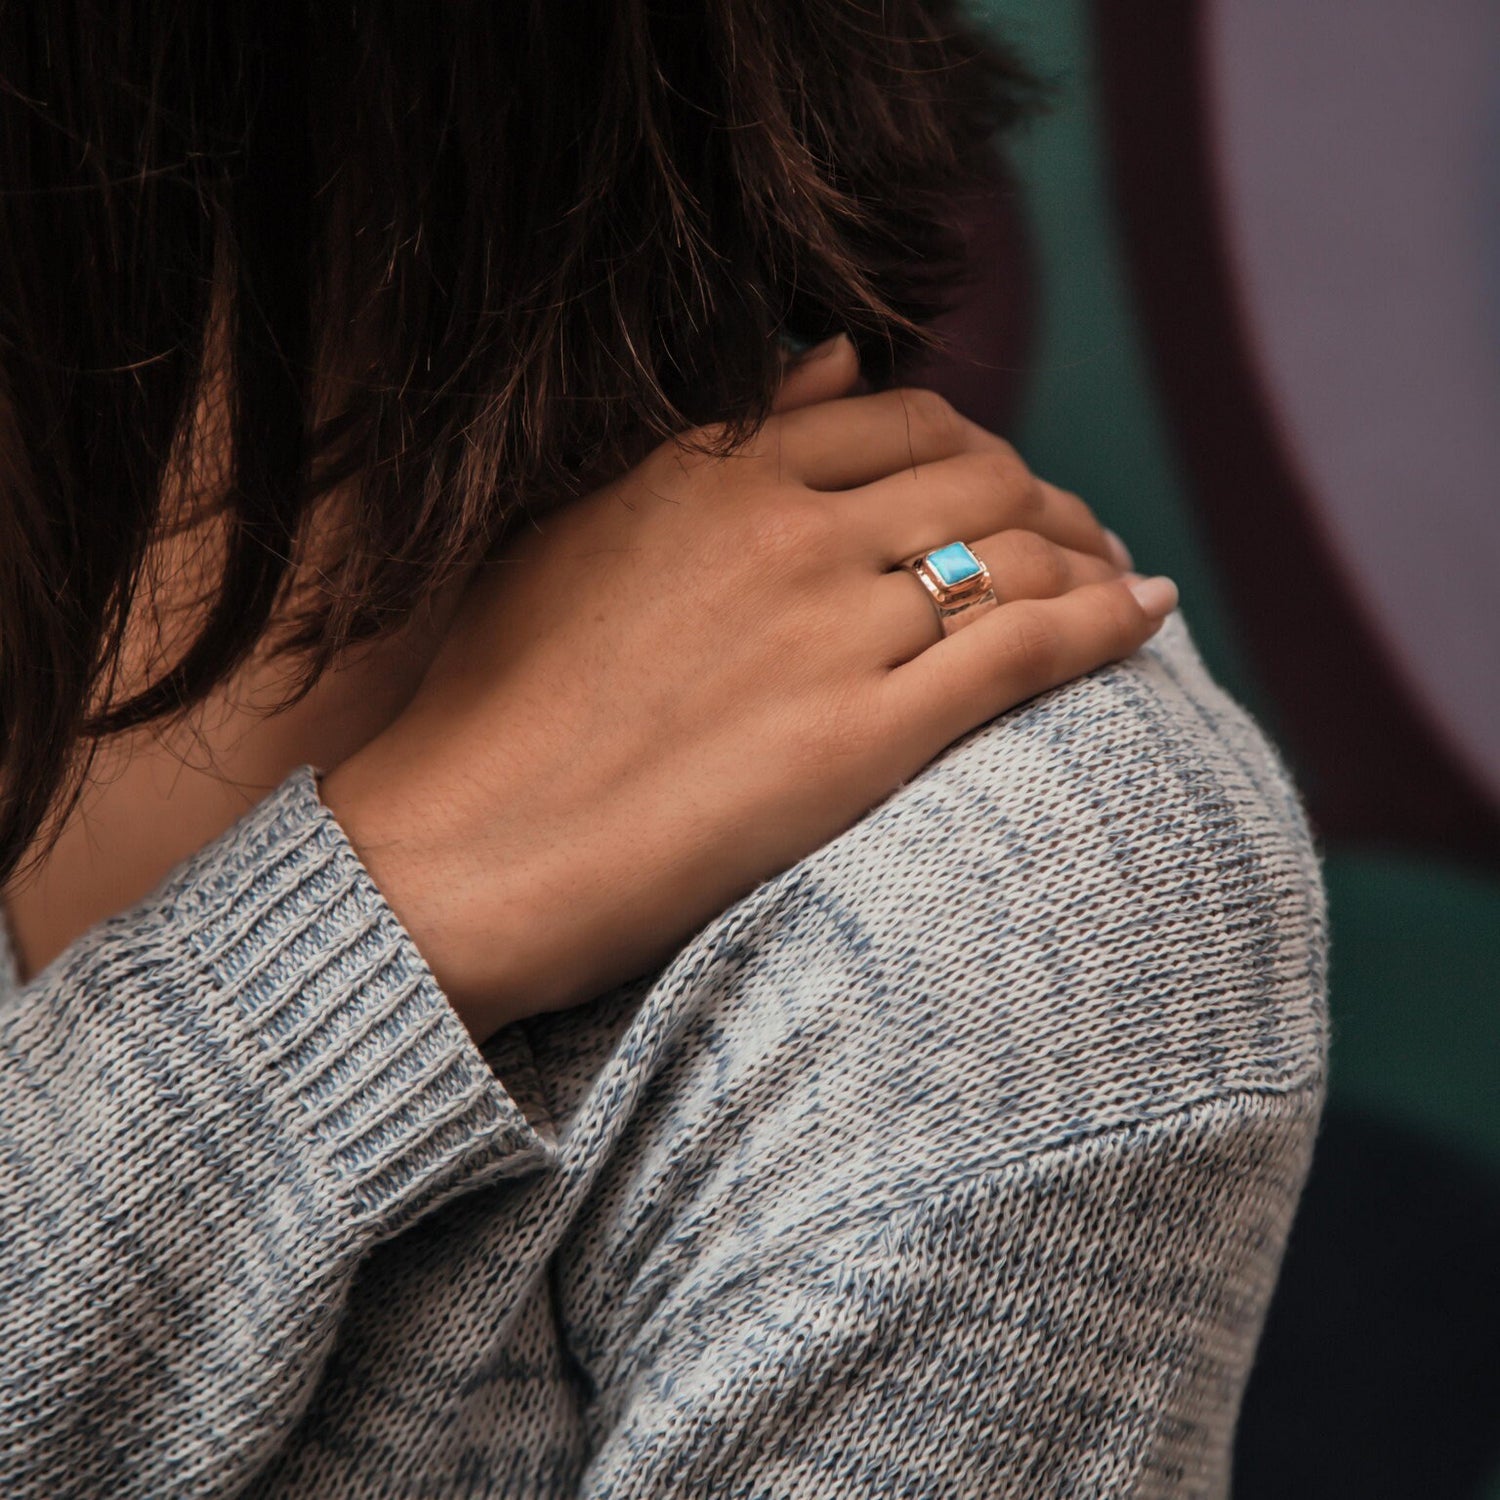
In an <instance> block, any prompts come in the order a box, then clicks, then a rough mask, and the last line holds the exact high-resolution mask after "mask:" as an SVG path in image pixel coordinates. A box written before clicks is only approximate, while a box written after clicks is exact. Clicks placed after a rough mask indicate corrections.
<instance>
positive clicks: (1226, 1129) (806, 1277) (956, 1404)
mask: <svg viewBox="0 0 1500 1500" xmlns="http://www.w3.org/2000/svg"><path fill="white" fill-rule="evenodd" d="M1321 1097H1322V1091H1321V1086H1319V1085H1310V1086H1308V1087H1305V1088H1302V1089H1300V1090H1292V1091H1289V1092H1286V1093H1271V1094H1264V1095H1262V1094H1246V1095H1239V1096H1234V1097H1229V1098H1223V1099H1216V1100H1213V1101H1211V1102H1205V1103H1203V1104H1201V1105H1197V1106H1192V1107H1188V1108H1184V1109H1182V1110H1180V1111H1178V1112H1176V1113H1174V1114H1173V1115H1170V1116H1167V1117H1165V1118H1163V1119H1160V1120H1156V1121H1153V1122H1150V1123H1149V1124H1140V1125H1136V1126H1130V1127H1124V1128H1119V1129H1114V1130H1109V1131H1105V1132H1102V1133H1101V1134H1099V1135H1097V1136H1095V1137H1092V1138H1089V1139H1087V1140H1083V1141H1079V1142H1077V1143H1073V1144H1070V1145H1068V1146H1066V1147H1062V1148H1056V1149H1051V1150H1045V1151H1039V1152H1037V1153H1035V1154H1033V1155H1030V1156H1028V1157H1025V1158H1023V1159H1021V1160H1018V1161H1016V1162H1014V1163H1011V1164H1009V1165H1008V1166H1006V1167H1003V1168H999V1169H994V1170H988V1171H983V1172H980V1173H977V1174H975V1175H974V1176H972V1177H968V1178H963V1179H956V1180H953V1181H950V1182H945V1183H943V1184H942V1185H941V1186H939V1187H935V1188H934V1189H933V1190H931V1191H930V1192H928V1193H926V1194H924V1195H923V1196H922V1197H920V1198H919V1199H918V1200H916V1201H914V1202H913V1203H912V1204H910V1205H908V1206H907V1207H905V1208H903V1209H902V1210H901V1211H899V1212H897V1213H893V1214H889V1215H879V1216H876V1217H872V1218H870V1219H867V1220H865V1221H864V1222H861V1223H858V1224H853V1225H850V1224H841V1225H839V1226H837V1227H836V1228H831V1229H827V1230H825V1232H823V1233H821V1234H817V1235H810V1236H805V1237H798V1238H793V1239H789V1240H786V1241H783V1242H780V1243H777V1244H774V1245H762V1246H760V1247H758V1249H759V1253H758V1254H757V1256H755V1257H754V1258H753V1259H751V1258H746V1259H744V1260H742V1261H738V1262H736V1263H733V1264H725V1263H720V1264H717V1265H716V1266H715V1267H714V1270H713V1274H712V1275H710V1276H706V1277H704V1278H702V1279H701V1280H695V1281H693V1282H691V1283H689V1284H686V1285H682V1286H679V1287H676V1288H674V1289H673V1291H672V1293H671V1294H670V1295H668V1296H665V1297H661V1298H660V1299H659V1301H658V1304H657V1307H656V1309H655V1311H654V1312H653V1315H652V1317H651V1319H650V1320H649V1323H648V1325H647V1326H646V1327H645V1328H643V1329H642V1330H641V1336H640V1337H639V1339H638V1340H637V1342H635V1343H634V1345H633V1346H632V1349H631V1354H630V1358H629V1360H628V1362H627V1363H626V1364H625V1365H623V1366H622V1367H620V1368H618V1369H617V1370H615V1371H614V1372H612V1376H611V1380H610V1383H609V1385H608V1386H607V1387H605V1388H603V1389H602V1390H600V1391H599V1392H598V1399H599V1408H600V1411H599V1416H600V1422H601V1430H600V1432H599V1433H598V1435H597V1447H596V1449H595V1453H594V1459H593V1462H592V1464H591V1466H590V1468H589V1471H588V1473H587V1475H586V1477H585V1479H584V1482H583V1484H582V1485H581V1487H580V1496H581V1497H586V1500H627V1497H628V1500H667V1497H670V1496H677V1495H721V1496H725V1497H730V1496H736V1497H739V1496H743V1497H750V1496H770V1495H817V1496H820V1497H824V1500H854V1497H856V1496H858V1497H863V1496H871V1495H932V1496H939V1495H941V1496H963V1497H965V1500H1031V1497H1035V1496H1041V1495H1077V1496H1093V1497H1105V1496H1108V1497H1112V1500H1115V1497H1125V1496H1129V1497H1132V1500H1148V1497H1149V1500H1187V1497H1220V1496H1222V1495H1223V1494H1224V1493H1226V1490H1225V1485H1226V1481H1227V1475H1228V1472H1229V1450H1230V1445H1231V1441H1232V1437H1233V1432H1234V1424H1235V1417H1236V1414H1237V1411H1238V1407H1239V1403H1240V1398H1241V1396H1242V1393H1243V1392H1242V1386H1243V1380H1244V1375H1245V1372H1246V1371H1247V1370H1248V1368H1249V1364H1250V1356H1251V1352H1252V1351H1253V1348H1254V1345H1255V1342H1256V1339H1257V1337H1258V1335H1259V1332H1260V1328H1261V1323H1262V1321H1263V1318H1264V1315H1265V1310H1266V1306H1267V1303H1268V1301H1269V1298H1270V1293H1271V1289H1272V1286H1273V1284H1274V1281H1275V1277H1276V1272H1277V1268H1278V1265H1279V1262H1280V1259H1281V1253H1282V1249H1283V1246H1284V1244H1285V1240H1286V1234H1287V1229H1288V1226H1289V1222H1290V1219H1291V1216H1292V1212H1293V1209H1294V1206H1295V1203H1296V1198H1297V1193H1298V1189H1299V1188H1300V1185H1301V1182H1302V1179H1303V1176H1304V1173H1305V1171H1306V1167H1307V1160H1308V1155H1309V1150H1310V1145H1311V1140H1312V1134H1313V1128H1314V1123H1315V1121H1316V1118H1317V1114H1318V1109H1319V1105H1320V1101H1321Z"/></svg>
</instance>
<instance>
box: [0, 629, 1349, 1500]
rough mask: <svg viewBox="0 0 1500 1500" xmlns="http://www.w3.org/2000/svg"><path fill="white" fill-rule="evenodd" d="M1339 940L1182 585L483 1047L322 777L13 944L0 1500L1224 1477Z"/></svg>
mask: <svg viewBox="0 0 1500 1500" xmlns="http://www.w3.org/2000/svg"><path fill="white" fill-rule="evenodd" d="M1326 952H1327V942H1326V923H1325V905H1324V893H1323V887H1322V883H1321V879H1320V872H1319V863H1318V856H1317V853H1316V850H1315V847H1314V843H1313V840H1312V838H1311V837H1310V833H1309V829H1308V826H1307V823H1306V821H1305V818H1304V814H1303V810H1302V806H1301V803H1300V801H1299V798H1298V794H1297V791H1296V790H1295V788H1294V786H1293V784H1292V782H1291V781H1290V780H1289V778H1288V774H1287V771H1286V769H1285V766H1284V764H1283V763H1282V761H1281V759H1280V758H1279V756H1278V753H1277V751H1276V750H1275V749H1274V747H1273V746H1272V744H1271V743H1270V742H1269V741H1268V740H1267V738H1266V737H1265V735H1264V734H1263V732H1262V731H1261V730H1260V728H1259V727H1258V726H1257V725H1256V724H1255V723H1254V721H1253V720H1252V719H1251V718H1250V717H1249V716H1248V715H1247V714H1246V713H1245V711H1244V710H1243V709H1242V708H1241V707H1240V706H1239V705H1238V704H1236V703H1235V702H1234V701H1233V700H1232V699H1230V698H1229V697H1228V696H1226V694H1225V693H1224V692H1223V691H1222V690H1221V689H1220V688H1219V687H1218V686H1217V685H1216V684H1215V683H1214V682H1213V681H1212V680H1211V679H1210V678H1209V676H1208V675H1206V673H1205V671H1204V668H1203V665H1202V662H1201V660H1200V659H1199V657H1198V654H1197V652H1196V650H1195V648H1194V646H1193V644H1192V642H1191V640H1190V637H1189V633H1188V630H1187V627H1186V625H1185V623H1184V620H1183V618H1182V616H1181V614H1180V613H1177V614H1174V615H1172V616H1170V617H1169V618H1168V620H1167V622H1166V624H1165V625H1164V627H1163V628H1162V629H1161V631H1160V632H1158V634H1157V635H1156V636H1155V637H1154V638H1153V639H1152V640H1151V641H1150V642H1149V643H1148V644H1147V645H1146V646H1144V647H1143V648H1142V649H1141V650H1140V651H1138V652H1136V653H1135V654H1134V655H1133V656H1131V657H1130V658H1129V659H1127V660H1125V661H1123V662H1119V663H1114V664H1111V665H1109V666H1106V667H1104V668H1101V669H1100V670H1097V671H1095V672H1092V673H1090V674H1088V675H1087V676H1085V677H1083V678H1081V679H1079V680H1077V681H1074V682H1071V683H1069V684H1067V685H1065V686H1062V687H1059V688H1056V689H1054V690H1052V691H1050V692H1046V693H1043V694H1041V695H1040V696H1038V697H1036V698H1033V699H1031V700H1030V701H1028V702H1026V703H1024V704H1021V705H1020V706H1018V707H1017V708H1015V709H1013V710H1011V711H1010V712H1008V713H1006V714H1003V715H1001V716H1000V717H999V718H997V719H994V720H993V721H991V722H990V723H988V724H986V725H984V726H982V727H981V728H979V729H976V730H974V731H973V732H972V733H970V734H968V735H966V736H965V737H964V738H963V739H961V740H959V741H957V742H956V743H954V744H953V745H951V746H950V747H949V748H948V749H947V750H946V751H944V753H943V754H941V755H940V756H939V757H938V758H937V759H936V760H935V761H933V762H932V763H931V764H930V765H929V766H927V767H926V768H924V769H923V770H922V771H921V772H920V773H919V774H918V775H916V776H914V777H912V778H911V779H910V780H909V781H908V782H906V783H905V784H904V785H902V786H901V787H899V788H898V789H897V790H896V791H894V792H893V793H892V794H891V795H890V796H889V797H887V798H886V799H885V800H884V801H883V802H881V803H880V804H879V805H878V806H877V807H876V808H874V809H873V810H872V811H871V812H870V813H868V814H867V815H866V816H865V817H863V818H862V819H861V820H860V821H859V822H857V823H856V824H855V825H854V826H853V827H851V828H850V829H848V830H847V831H846V832H844V833H843V834H841V835H840V836H838V837H836V838H834V839H833V840H831V841H830V842H829V843H827V844H825V845H824V846H823V847H822V848H820V849H818V850H816V851H815V852H814V853H812V854H810V855H809V856H808V857H807V858H805V859H803V860H802V861H801V862H799V863H798V864H796V865H795V866H793V867H792V868H790V869H788V870H786V871H785V872H784V873H782V874H779V875H777V876H776V877H775V878H773V879H771V880H768V881H766V882H764V883H763V884H761V885H760V886H758V887H757V888H756V889H755V890H753V891H752V892H751V893H750V894H749V895H747V896H746V897H745V898H744V899H742V900H740V901H737V902H736V903H735V904H734V905H732V906H731V907H730V908H729V909H728V910H726V911H724V912H723V913H721V914H720V915H718V916H716V917H715V918H714V919H713V920H712V921H710V922H709V923H708V924H707V926H706V927H704V928H703V929H702V930H701V931H699V932H698V933H697V934H696V935H694V936H693V937H692V938H691V939H690V940H689V941H688V942H687V943H686V944H685V945H684V946H683V947H682V948H681V949H680V951H679V952H678V953H677V954H676V955H675V956H674V957H673V958H672V960H671V961H670V962H669V963H668V964H667V965H666V967H665V968H664V969H662V970H661V971H660V972H658V973H654V974H651V975H644V976H641V977H640V978H639V979H637V980H634V981H632V982H630V983H629V984H626V985H624V986H622V987H620V988H619V989H617V990H614V991H611V992H610V993H608V994H604V995H601V996H599V997H597V998H596V999H594V1000H592V1001H591V1002H589V1003H588V1004H586V1005H584V1006H582V1007H580V1008H578V1009H575V1010H573V1011H569V1012H566V1013H561V1014H557V1015H553V1016H545V1017H541V1018H538V1019H535V1020H530V1021H526V1022H523V1023H520V1024H517V1025H514V1026H511V1027H508V1028H507V1029H505V1030H504V1031H503V1032H501V1033H500V1034H499V1035H498V1036H497V1037H496V1038H495V1039H494V1041H493V1042H492V1044H490V1045H489V1046H487V1047H486V1048H485V1049H484V1050H483V1051H482V1052H481V1050H480V1049H479V1048H477V1047H475V1045H474V1044H473V1043H472V1041H471V1040H470V1038H469V1036H468V1034H467V1032H466V1031H465V1030H464V1028H463V1026H462V1025H461V1024H460V1022H459V1020H458V1017H457V1015H456V1013H455V1012H454V1010H453V1009H452V1007H451V1006H450V1005H449V1003H448V1002H447V1000H446V998H445V997H444V995H443V994H442V992H441V990H440V989H439V988H438V987H437V985H436V984H435V982H434V980H433V977H432V974H431V972H430V970H429V969H428V968H427V966H426V964H425V963H424V961H423V959H422V957H421V955H420V953H419V951H418V950H417V948H416V946H415V945H414V943H413V941H412V939H411V937H410V935H409V934H408V933H407V932H406V931H405V930H404V929H403V928H402V926H401V925H400V923H399V921H398V920H397V918H396V917H395V915H394V913H393V912H392V910H391V908H390V907H389V906H388V905H387V904H386V902H385V901H384V900H383V898H382V896H381V893H380V891H379V890H378V888H377V887H376V886H375V885H374V883H373V882H372V880H371V878H370V876H369V874H368V872H367V871H366V869H365V868H364V866H363V865H362V864H361V862H360V860H359V858H358V856H357V854H356V852H355V851H354V849H353V847H352V846H351V845H350V843H349V842H348V840H347V838H346V837H345V835H344V833H343V831H342V829H341V828H340V825H339V824H338V822H337V820H336V819H335V818H334V817H333V815H332V814H331V813H330V812H329V811H328V809H327V808H326V807H325V806H324V805H323V803H322V802H321V801H320V800H319V796H318V783H317V771H316V769H315V768H314V767H311V766H302V767H300V768H299V769H298V770H296V771H295V772H294V773H293V774H292V775H290V776H289V777H288V779H287V780H286V781H285V782H284V783H283V784H282V785H281V786H280V787H279V788H278V789H277V790H275V791H274V792H273V793H272V794H271V795H269V796H268V797H266V798H265V800H264V801H262V802H261V803H260V804H259V805H258V806H256V807H255V808H253V809H252V810H251V811H250V812H249V813H248V814H246V816H245V817H244V818H242V819H241V820H240V821H239V822H238V823H237V824H236V825H235V826H234V827H233V828H231V829H229V830H228V831H227V832H226V833H225V834H224V835H223V836H222V837H220V838H218V839H216V840H215V841H214V842H212V843H211V844H209V845H207V846H205V847H204V848H203V849H201V850H200V851H199V852H198V853H197V854H195V855H194V856H192V857H191V858H189V859H188V860H186V861H185V862H184V863H183V864H181V865H179V866H178V867H177V868H176V869H175V870H174V871H173V872H172V873H171V874H170V875H169V876H168V878H167V879H166V880H165V881H164V883H163V884H162V885H161V886H160V887H159V888H158V889H157V890H156V891H155V892H154V893H153V894H151V895H150V896H149V897H147V898H146V899H145V900H143V901H142V902H140V903H139V904H138V905H136V906H135V907H133V908H132V909H130V910H129V911H126V912H124V913H123V914H121V915H119V916H117V917H114V918H111V919H110V920H107V921H105V922H103V923H100V924H99V925H98V926H96V927H95V928H93V929H92V930H90V931H89V932H88V933H87V934H85V935H84V936H83V937H81V938H79V939H78V940H77V941H76V942H75V943H74V944H73V945H72V946H71V947H70V948H69V949H68V950H67V951H66V952H65V953H64V954H63V955H62V956H61V957H59V958H58V959H57V960H56V961H55V962H54V963H53V964H52V965H51V966H50V967H49V968H48V969H46V970H45V972H43V973H42V974H40V975H38V976H36V977H35V978H34V979H33V980H32V981H31V982H30V983H29V984H28V985H26V986H25V987H20V986H18V985H17V984H16V981H15V974H14V965H13V963H12V962H11V961H10V958H9V954H8V950H7V951H6V952H5V953H4V954H0V970H3V971H4V972H5V973H6V974H8V975H9V978H8V980H6V981H4V984H5V988H4V994H3V998H0V1494H4V1495H5V1496H7V1497H9V1500H43V1497H45V1500H67V1497H104V1496H108V1497H111V1500H129V1497H151V1500H166V1497H172V1500H176V1497H191V1496H257V1497H260V1496H299V1497H317V1500H340V1497H360V1500H372V1497H384V1496H391V1497H396V1496H400V1497H409V1496H410V1497H415V1496H423V1497H439V1496H442V1497H457V1496H505V1497H532V1496H548V1497H551V1496H573V1497H588V1500H605V1497H612V1500H622V1497H627V1496H628V1497H632V1500H648V1497H649V1500H659V1497H668V1496H673V1497H675V1496H690V1497H696V1496H711V1497H722V1500H736V1497H744V1500H749V1497H782V1496H795V1497H804V1496H805V1497H809V1500H844V1497H853V1496H902V1497H938V1496H944V1497H950V1496H951V1497H955V1500H977V1497H978V1500H982V1497H991V1496H996V1497H998V1496H1016V1497H1027V1500H1032V1497H1039V1496H1053V1495H1067V1496H1075V1497H1078V1496H1174V1497H1177V1496H1189V1495H1193V1496H1198V1495H1222V1494H1224V1493H1225V1490H1226V1486H1227V1473H1228V1455H1229V1447H1230V1442H1231V1437H1232V1432H1233V1427H1234V1422H1235V1417H1236V1412H1237V1408H1238V1405H1239V1401H1240V1397H1241V1392H1242V1389H1243V1386H1244V1383H1245V1379H1246V1376H1247V1373H1248V1370H1249V1366H1250V1362H1251V1358H1252V1355H1253V1352H1254V1349H1255V1345H1256V1340H1257V1337H1258V1334H1259V1330H1260V1327H1261V1323H1262V1319H1263V1316H1264V1314H1265V1310H1266V1306H1267V1301H1268V1298H1269V1296H1270V1293H1271V1289H1272V1285H1273V1282H1274V1279H1275V1276H1276V1272H1277V1268H1278V1264H1279V1261H1280V1258H1281V1254H1282V1250H1283V1247H1284V1244H1285V1239H1286V1235H1287V1230H1288V1224H1289V1221H1290V1219H1291V1217H1292V1212H1293V1208H1294V1205H1295V1203H1296V1199H1297V1196H1298V1193H1299V1190H1300V1187H1301V1184H1302V1182H1303V1178H1304V1174H1305V1171H1306V1168H1307V1165H1308V1160H1309V1154H1310V1151H1311V1146H1312V1141H1313V1137H1314V1133H1315V1130H1316V1123H1317V1117H1318V1111H1319V1108H1320V1104H1321V1100H1322V1091H1323V1080H1324V1064H1325V1054H1326V1025H1325V1004H1324V1001H1325V969H1326Z"/></svg>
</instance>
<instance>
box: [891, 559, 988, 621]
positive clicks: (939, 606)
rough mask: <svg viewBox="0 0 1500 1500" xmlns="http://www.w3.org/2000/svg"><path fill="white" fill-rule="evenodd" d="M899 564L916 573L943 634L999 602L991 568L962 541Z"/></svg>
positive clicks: (977, 616)
mask: <svg viewBox="0 0 1500 1500" xmlns="http://www.w3.org/2000/svg"><path fill="white" fill-rule="evenodd" d="M901 566H902V567H903V568H905V569H907V570H908V571H909V572H911V573H913V574H915V575H916V577H917V580H918V581H919V582H920V583H921V585H922V587H923V588H924V589H926V591H927V595H928V597H929V598H930V599H931V600H932V603H933V607H934V608H935V609H936V610H937V616H938V623H939V624H940V625H941V626H942V629H943V634H944V635H945V636H950V635H952V634H953V633H954V631H956V630H961V629H962V628H963V627H964V626H965V625H968V624H970V623H971V622H972V621H974V620H976V619H978V618H979V616H980V615H982V614H983V613H984V612H985V611H986V610H989V609H993V608H995V606H996V605H997V604H999V602H1000V601H999V600H998V599H997V598H996V597H995V586H994V582H993V580H992V579H991V578H990V570H989V569H988V568H987V567H985V565H984V563H983V562H982V561H981V560H980V558H979V557H978V556H976V555H975V553H973V552H972V551H971V550H970V549H969V547H968V546H967V545H965V544H964V543H963V542H949V543H947V544H946V545H945V546H942V547H934V548H933V549H931V550H930V551H928V552H919V553H917V554H916V556H915V557H908V558H906V559H904V560H903V562H902V564H901Z"/></svg>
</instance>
